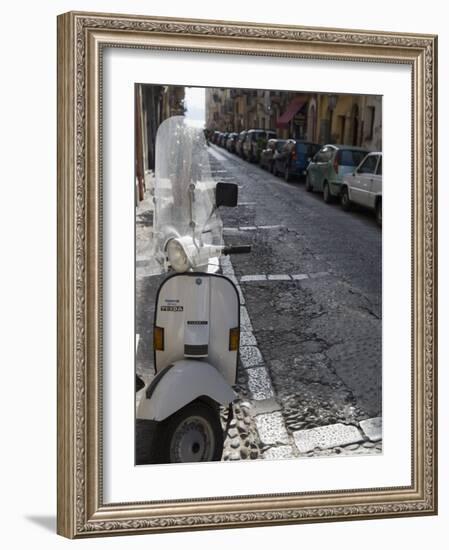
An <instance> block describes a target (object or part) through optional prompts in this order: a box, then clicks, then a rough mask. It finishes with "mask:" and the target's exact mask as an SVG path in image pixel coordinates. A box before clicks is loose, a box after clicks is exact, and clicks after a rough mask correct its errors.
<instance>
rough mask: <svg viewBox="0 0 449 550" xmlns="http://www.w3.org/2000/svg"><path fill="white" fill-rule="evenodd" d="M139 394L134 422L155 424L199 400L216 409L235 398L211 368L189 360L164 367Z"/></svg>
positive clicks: (202, 363) (221, 378) (234, 394)
mask: <svg viewBox="0 0 449 550" xmlns="http://www.w3.org/2000/svg"><path fill="white" fill-rule="evenodd" d="M139 394H141V395H140V396H139V397H140V400H139V399H138V400H137V401H138V405H137V418H139V419H144V420H157V421H160V420H165V419H166V418H168V417H169V416H171V415H172V414H173V413H175V412H177V411H179V410H180V409H182V407H184V406H185V405H187V404H188V403H190V402H191V401H194V400H195V399H197V398H199V397H202V396H205V397H207V398H208V399H212V400H213V401H215V402H216V403H218V404H220V405H228V404H229V403H231V401H233V400H234V399H235V398H236V397H237V394H236V393H235V392H234V390H233V389H232V387H231V386H230V385H229V384H228V382H226V380H225V379H224V378H223V376H222V375H221V374H220V373H219V372H218V371H217V369H216V368H215V367H214V366H212V365H211V364H210V363H207V362H206V361H197V360H190V359H182V360H180V361H176V362H175V363H173V365H170V366H168V367H166V368H165V369H164V370H162V371H161V372H159V373H158V374H157V376H156V377H155V378H154V379H153V380H152V382H151V383H150V384H149V385H147V386H146V387H145V388H143V389H141V390H140V392H139Z"/></svg>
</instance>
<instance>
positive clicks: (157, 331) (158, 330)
mask: <svg viewBox="0 0 449 550" xmlns="http://www.w3.org/2000/svg"><path fill="white" fill-rule="evenodd" d="M153 345H154V349H155V350H156V351H164V329H163V328H162V327H154V332H153Z"/></svg>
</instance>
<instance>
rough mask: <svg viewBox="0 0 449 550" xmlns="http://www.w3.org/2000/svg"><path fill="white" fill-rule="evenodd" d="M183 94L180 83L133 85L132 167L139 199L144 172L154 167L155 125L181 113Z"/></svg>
mask: <svg viewBox="0 0 449 550" xmlns="http://www.w3.org/2000/svg"><path fill="white" fill-rule="evenodd" d="M184 98H185V88H184V86H154V85H150V84H137V85H136V86H135V125H134V128H135V148H136V151H135V162H136V167H135V168H136V186H137V199H138V200H142V199H143V195H144V189H145V174H147V173H148V171H149V170H154V163H155V151H156V133H157V129H158V128H159V125H160V124H161V123H162V122H163V121H164V120H166V119H167V118H169V117H171V116H176V115H183V114H184V113H185V106H184Z"/></svg>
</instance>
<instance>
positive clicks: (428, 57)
mask: <svg viewBox="0 0 449 550" xmlns="http://www.w3.org/2000/svg"><path fill="white" fill-rule="evenodd" d="M104 47H127V48H129V47H132V48H152V49H159V50H181V51H200V52H206V53H234V54H240V55H263V56H282V57H296V58H312V59H326V60H329V59H336V60H346V61H358V62H384V63H401V64H407V65H409V66H410V67H411V72H412V83H411V85H412V127H413V131H412V144H411V145H412V179H413V181H412V189H413V199H412V205H411V208H412V220H413V222H412V228H411V231H412V266H411V274H412V311H411V316H412V380H413V384H412V388H411V398H412V419H411V426H412V433H413V437H412V453H411V460H412V472H413V476H412V477H413V479H412V484H411V485H410V486H407V487H396V488H376V489H370V490H363V489H361V490H352V491H325V492H320V493H308V494H306V493H300V494H297V493H296V494H295V493H288V494H279V495H259V496H258V495H249V496H243V497H217V498H208V499H201V500H200V499H195V500H176V501H170V502H162V501H158V502H148V503H118V504H104V503H103V497H102V440H101V433H102V432H101V429H102V412H101V402H102V388H101V373H102V370H101V369H102V345H101V342H102V341H101V337H102V325H101V311H102V309H101V290H102V271H101V269H102V252H101V231H102V228H101V220H102V214H101V207H102V204H101V197H102V194H101V188H102V187H101V186H102V181H101V132H100V130H101V118H100V115H101V86H102V82H101V76H102V75H101V60H102V49H103V48H104ZM436 109H437V37H436V36H433V35H421V34H403V33H387V32H377V31H362V30H341V29H340V30H339V29H324V28H304V27H297V26H283V25H264V24H254V23H241V22H223V21H206V20H190V19H173V18H162V17H142V16H131V15H116V14H97V13H78V12H70V13H66V14H63V15H60V16H59V17H58V380H57V383H58V520H57V530H58V533H59V534H61V535H64V536H66V537H70V538H81V537H86V536H94V535H95V536H99V535H111V534H134V533H148V532H162V531H181V530H192V529H212V528H214V529H215V528H230V527H243V526H245V527H248V526H261V525H276V524H287V523H301V522H316V521H336V520H348V519H370V518H382V517H399V516H413V515H426V514H436V513H437V438H436V427H437V401H436V398H437V394H436V390H437V387H436V386H437V379H436V374H437V372H436V369H437V362H436V352H437V330H436V329H437V327H436V321H437V309H436V308H437V301H436V297H437V286H436V285H437V279H436V277H437V265H436V260H437V231H436V222H437V220H436V212H437V204H436V199H437V195H436V182H437V178H436V166H437V158H436V155H437V150H436V144H437V141H436V140H437V125H436V123H437V118H436V113H437V111H436Z"/></svg>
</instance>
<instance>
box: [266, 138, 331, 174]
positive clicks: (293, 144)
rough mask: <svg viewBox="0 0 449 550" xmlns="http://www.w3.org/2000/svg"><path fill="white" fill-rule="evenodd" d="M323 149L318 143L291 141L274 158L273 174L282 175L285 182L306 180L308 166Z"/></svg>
mask: <svg viewBox="0 0 449 550" xmlns="http://www.w3.org/2000/svg"><path fill="white" fill-rule="evenodd" d="M320 149H321V145H319V144H318V143H312V142H310V141H302V140H298V139H296V140H295V139H289V140H287V141H286V143H285V144H284V146H283V147H282V149H281V151H279V152H278V153H277V154H276V155H275V156H274V164H273V174H274V175H276V176H278V175H282V176H284V178H285V181H291V180H292V179H293V178H304V177H305V176H306V174H307V166H308V165H309V162H310V161H311V159H312V158H313V157H314V156H315V154H316V153H317V152H318V151H319V150H320Z"/></svg>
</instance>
